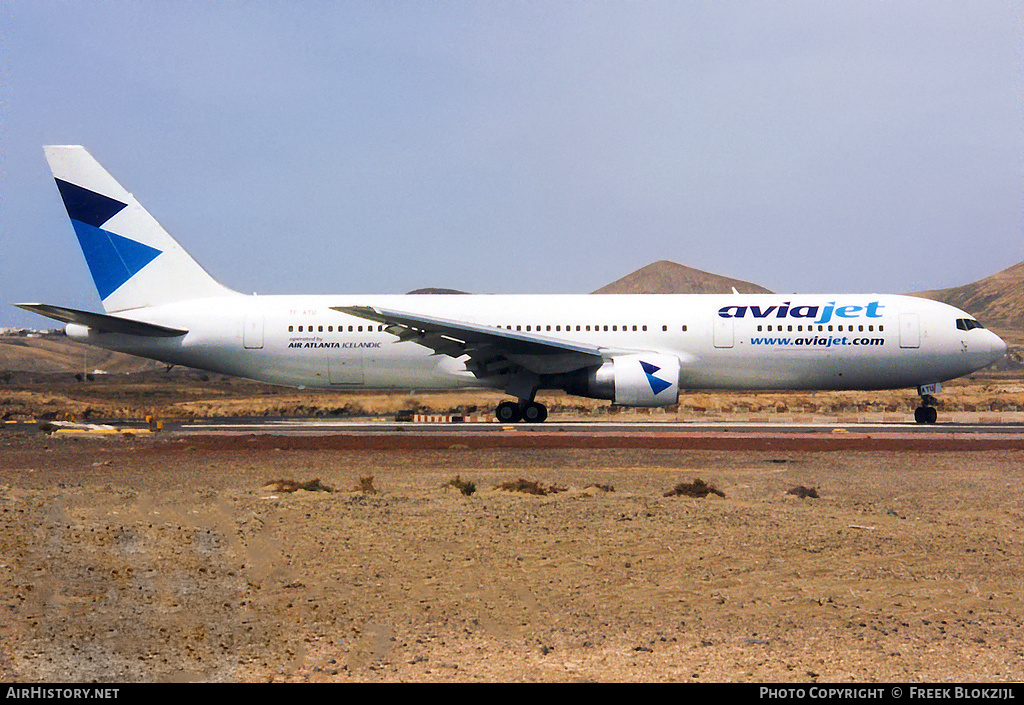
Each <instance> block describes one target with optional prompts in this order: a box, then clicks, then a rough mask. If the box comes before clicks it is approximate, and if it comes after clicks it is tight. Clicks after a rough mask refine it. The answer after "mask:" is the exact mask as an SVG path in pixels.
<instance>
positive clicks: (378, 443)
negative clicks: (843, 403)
mask: <svg viewBox="0 0 1024 705" xmlns="http://www.w3.org/2000/svg"><path fill="white" fill-rule="evenodd" d="M165 432H166V433H168V434H169V435H176V436H188V437H190V438H192V439H195V438H196V437H219V438H222V439H223V438H225V437H238V436H248V437H253V436H256V437H272V438H274V439H276V440H275V442H277V443H279V444H280V443H284V445H287V446H288V447H320V448H332V447H334V448H340V447H344V448H366V449H395V450H398V449H403V448H408V449H412V448H417V449H449V448H452V447H467V448H652V449H653V448H675V449H705V450H907V451H955V450H996V449H1001V450H1024V425H1022V424H1017V423H1014V424H1007V423H998V424H997V423H991V424H977V423H971V424H957V423H939V424H932V425H919V424H913V423H911V424H902V423H884V424H883V423H862V424H837V423H828V422H819V423H751V422H721V421H715V422H709V423H693V422H686V423H680V422H579V421H571V422H568V421H557V420H556V421H551V422H548V423H544V424H536V425H531V424H515V425H503V424H497V423H396V422H394V421H351V420H336V419H218V420H203V421H194V422H187V423H180V424H169V425H168V426H167V427H166V428H165ZM284 439H287V442H286V443H285V442H284Z"/></svg>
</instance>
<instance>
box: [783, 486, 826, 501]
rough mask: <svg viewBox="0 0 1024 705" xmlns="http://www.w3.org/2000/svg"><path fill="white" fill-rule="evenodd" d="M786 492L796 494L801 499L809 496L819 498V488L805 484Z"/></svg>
mask: <svg viewBox="0 0 1024 705" xmlns="http://www.w3.org/2000/svg"><path fill="white" fill-rule="evenodd" d="M786 494H795V495H796V496H797V497H799V498H800V499H806V498H807V497H810V498H812V499H819V497H818V488H816V487H804V486H803V485H800V486H799V487H794V488H793V489H791V490H789V491H788V492H787V493H786Z"/></svg>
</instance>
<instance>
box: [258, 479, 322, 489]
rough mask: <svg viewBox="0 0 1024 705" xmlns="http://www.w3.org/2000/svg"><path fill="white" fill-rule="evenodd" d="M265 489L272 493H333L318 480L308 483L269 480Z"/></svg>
mask: <svg viewBox="0 0 1024 705" xmlns="http://www.w3.org/2000/svg"><path fill="white" fill-rule="evenodd" d="M266 487H267V489H269V490H271V491H273V492H297V491H298V490H305V491H307V492H333V491H334V490H333V489H332V488H330V487H328V486H327V485H325V484H322V483H321V482H320V478H317V479H315V480H310V481H308V482H297V481H295V480H271V481H270V482H268V483H267V485H266Z"/></svg>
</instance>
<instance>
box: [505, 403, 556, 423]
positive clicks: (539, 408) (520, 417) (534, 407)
mask: <svg viewBox="0 0 1024 705" xmlns="http://www.w3.org/2000/svg"><path fill="white" fill-rule="evenodd" d="M494 415H495V416H497V417H498V421H501V422H502V423H517V422H519V421H525V422H526V423H541V422H542V421H544V419H546V418H547V417H548V410H547V407H546V406H544V405H543V404H541V403H540V402H536V401H520V402H514V401H503V402H501V403H500V404H498V408H497V409H495V410H494Z"/></svg>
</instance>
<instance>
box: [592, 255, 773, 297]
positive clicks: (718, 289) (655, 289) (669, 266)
mask: <svg viewBox="0 0 1024 705" xmlns="http://www.w3.org/2000/svg"><path fill="white" fill-rule="evenodd" d="M733 287H735V288H736V290H737V291H738V292H740V293H741V294H770V293H772V292H771V291H770V290H768V289H765V288H764V287H762V286H758V285H757V284H751V283H750V282H745V281H742V280H740V279H731V278H729V277H723V276H721V275H719V274H711V273H710V272H703V271H701V270H699V269H693V268H692V267H685V266H683V265H681V264H676V263H675V262H669V261H668V260H660V261H658V262H654V263H653V264H649V265H647V266H646V267H641V268H640V269H638V270H636V271H635V272H633V273H632V274H627V275H626V276H624V277H622V279H618V280H616V281H613V282H612V283H611V284H608V285H607V286H603V287H601V288H600V289H598V290H597V291H595V292H593V293H595V294H731V293H732V289H733Z"/></svg>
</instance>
